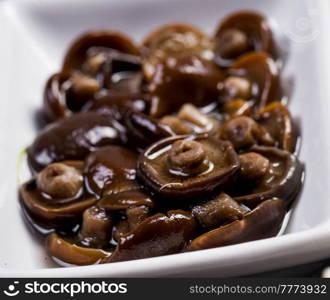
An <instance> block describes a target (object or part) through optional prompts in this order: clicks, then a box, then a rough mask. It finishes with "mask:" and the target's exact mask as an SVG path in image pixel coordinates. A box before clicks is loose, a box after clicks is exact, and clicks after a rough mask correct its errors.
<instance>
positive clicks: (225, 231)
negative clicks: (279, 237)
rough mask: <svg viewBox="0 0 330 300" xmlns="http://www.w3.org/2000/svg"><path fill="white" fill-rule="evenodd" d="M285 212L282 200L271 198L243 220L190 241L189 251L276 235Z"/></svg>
mask: <svg viewBox="0 0 330 300" xmlns="http://www.w3.org/2000/svg"><path fill="white" fill-rule="evenodd" d="M285 213H286V210H285V205H284V202H283V201H282V200H279V199H276V198H272V199H269V200H266V201H264V202H262V203H261V204H260V205H259V206H257V207H256V208H255V209H254V210H252V211H251V212H249V213H247V214H246V215H245V216H244V217H243V219H241V220H236V221H234V222H232V223H229V224H227V225H225V226H222V227H219V228H217V229H213V230H211V231H209V232H206V233H204V234H202V235H200V236H199V237H197V238H195V239H194V240H192V242H191V243H190V244H189V246H188V249H189V250H201V249H208V248H214V247H222V246H228V245H234V244H238V243H244V242H249V241H252V240H259V239H264V238H268V237H272V236H274V235H276V234H277V233H278V232H279V231H280V229H281V225H282V221H283V218H284V216H285Z"/></svg>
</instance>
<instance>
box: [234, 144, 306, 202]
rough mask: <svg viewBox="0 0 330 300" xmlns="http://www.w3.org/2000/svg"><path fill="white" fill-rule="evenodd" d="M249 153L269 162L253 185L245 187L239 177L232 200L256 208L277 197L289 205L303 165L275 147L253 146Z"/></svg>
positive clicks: (299, 181) (299, 185)
mask: <svg viewBox="0 0 330 300" xmlns="http://www.w3.org/2000/svg"><path fill="white" fill-rule="evenodd" d="M249 151H251V152H255V153H259V154H261V155H263V156H264V157H266V158H267V159H268V160H269V163H270V167H269V171H268V172H267V173H266V175H265V176H264V177H263V178H262V179H261V180H259V181H257V182H255V184H252V185H248V186H246V185H245V184H246V182H244V181H242V182H240V179H239V176H238V177H237V181H236V182H235V187H234V189H233V192H234V195H233V194H231V196H234V199H235V200H236V201H237V202H238V203H244V204H246V205H247V206H249V207H250V206H252V207H254V206H256V205H257V204H259V203H260V202H262V201H264V200H265V199H269V198H273V197H277V198H280V199H283V200H284V201H285V203H286V204H287V205H289V204H290V203H291V202H292V201H293V200H294V199H295V198H296V196H297V194H298V192H299V190H300V187H301V184H302V181H303V172H304V168H303V165H302V164H301V163H300V162H299V160H298V159H297V157H296V156H294V155H293V154H291V153H290V152H288V151H284V150H281V149H278V148H275V147H264V146H254V147H252V148H251V149H249Z"/></svg>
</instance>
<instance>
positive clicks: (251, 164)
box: [239, 152, 270, 181]
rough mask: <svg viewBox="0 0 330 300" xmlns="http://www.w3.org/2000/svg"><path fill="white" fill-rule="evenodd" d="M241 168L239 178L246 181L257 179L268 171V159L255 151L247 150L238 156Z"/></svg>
mask: <svg viewBox="0 0 330 300" xmlns="http://www.w3.org/2000/svg"><path fill="white" fill-rule="evenodd" d="M239 160H240V163H241V168H240V172H239V176H240V178H242V179H243V180H246V181H253V180H259V179H261V178H263V177H264V176H265V175H266V173H267V172H268V171H269V168H270V162H269V160H268V159H267V158H266V157H265V156H263V155H261V154H259V153H256V152H247V153H244V154H241V155H240V156H239Z"/></svg>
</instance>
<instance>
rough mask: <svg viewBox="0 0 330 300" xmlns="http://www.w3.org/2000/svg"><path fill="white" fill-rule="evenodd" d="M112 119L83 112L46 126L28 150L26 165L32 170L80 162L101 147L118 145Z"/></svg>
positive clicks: (114, 124) (118, 140)
mask: <svg viewBox="0 0 330 300" xmlns="http://www.w3.org/2000/svg"><path fill="white" fill-rule="evenodd" d="M121 134H122V133H121V132H119V130H118V126H116V122H115V120H114V119H113V118H112V117H111V116H109V115H105V114H99V113H97V112H85V113H78V114H75V115H72V116H71V117H69V118H64V119H61V120H58V121H57V122H54V123H52V124H50V125H48V126H46V127H45V128H44V129H43V130H42V131H41V132H40V133H39V134H38V136H37V137H36V139H35V140H34V142H33V144H32V145H31V146H30V147H29V150H28V162H29V164H30V166H31V168H32V170H34V171H40V170H41V169H43V168H44V167H45V166H47V165H48V164H50V163H53V162H58V161H64V160H81V159H84V158H85V156H87V154H88V153H90V152H91V151H94V150H96V149H98V148H99V147H101V146H105V145H109V144H119V143H121V136H120V135H121Z"/></svg>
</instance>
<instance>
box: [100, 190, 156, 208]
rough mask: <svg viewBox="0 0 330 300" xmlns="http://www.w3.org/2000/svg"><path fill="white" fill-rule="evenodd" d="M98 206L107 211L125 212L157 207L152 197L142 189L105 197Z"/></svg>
mask: <svg viewBox="0 0 330 300" xmlns="http://www.w3.org/2000/svg"><path fill="white" fill-rule="evenodd" d="M97 205H98V206H100V207H103V208H104V209H106V210H107V211H115V210H125V209H127V208H130V207H134V206H145V207H149V208H154V207H155V203H154V201H153V200H152V197H151V196H150V195H148V194H147V193H145V192H143V191H142V190H140V189H132V190H128V191H122V192H120V193H116V194H111V195H105V196H103V197H102V198H101V199H100V200H99V202H98V203H97Z"/></svg>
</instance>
